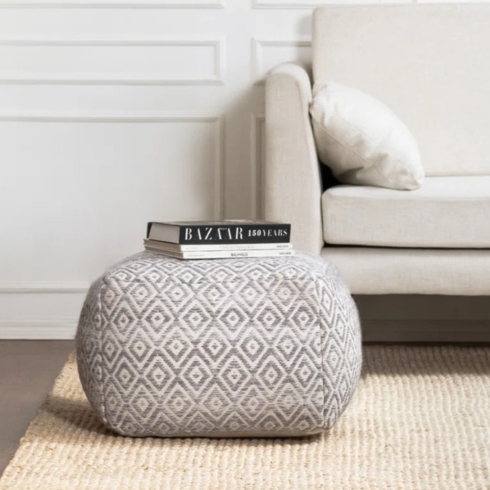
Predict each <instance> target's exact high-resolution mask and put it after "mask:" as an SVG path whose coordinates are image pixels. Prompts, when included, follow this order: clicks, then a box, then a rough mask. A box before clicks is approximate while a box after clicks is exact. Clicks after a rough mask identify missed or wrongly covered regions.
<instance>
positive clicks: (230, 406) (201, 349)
mask: <svg viewBox="0 0 490 490" xmlns="http://www.w3.org/2000/svg"><path fill="white" fill-rule="evenodd" d="M77 354H78V357H77V359H78V367H79V372H80V378H81V381H82V385H83V388H84V390H85V393H86V395H87V397H88V399H89V400H90V402H91V404H92V406H93V408H94V410H95V412H96V413H97V414H98V416H99V417H100V418H101V419H102V421H103V422H104V423H105V424H106V425H107V426H108V427H110V428H111V429H113V430H114V431H116V432H118V433H120V434H123V435H128V436H165V437H171V436H172V437H177V436H178V437H182V436H212V437H233V436H236V437H241V436H300V435H306V434H313V433H317V432H321V431H323V430H327V429H329V428H330V427H331V426H332V425H333V424H334V423H335V421H336V420H337V419H338V417H339V416H340V415H341V413H342V412H343V410H344V409H345V408H346V406H347V404H348V403H349V401H350V399H351V397H352V395H353V392H354V389H355V387H356V384H357V381H358V379H359V375H360V369H361V335H360V326H359V317H358V313H357V309H356V307H355V304H354V302H353V300H352V298H351V296H350V294H349V291H348V290H347V288H346V286H345V285H344V283H343V282H342V280H341V278H340V276H339V273H338V271H337V269H336V268H335V267H334V266H333V265H331V264H330V263H328V262H326V261H323V260H321V259H319V258H317V257H313V256H310V255H307V254H297V255H296V256H294V257H280V258H261V259H229V260H228V259H225V260H199V261H180V260H177V259H172V258H167V257H164V256H162V255H158V254H154V253H150V252H143V253H140V254H137V255H134V256H132V257H129V258H127V259H125V260H124V261H122V262H120V263H118V264H116V265H115V266H114V267H112V268H111V269H109V270H108V271H107V272H106V273H105V274H104V275H103V276H102V277H101V278H99V279H98V280H97V281H95V282H94V283H93V284H92V286H91V288H90V290H89V293H88V295H87V298H86V300H85V304H84V306H83V309H82V313H81V317H80V322H79V327H78V332H77Z"/></svg>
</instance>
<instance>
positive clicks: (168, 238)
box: [145, 220, 294, 260]
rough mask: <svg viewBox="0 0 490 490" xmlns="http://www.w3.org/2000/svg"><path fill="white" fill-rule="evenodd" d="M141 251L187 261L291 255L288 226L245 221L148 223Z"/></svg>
mask: <svg viewBox="0 0 490 490" xmlns="http://www.w3.org/2000/svg"><path fill="white" fill-rule="evenodd" d="M145 249H146V250H148V251H150V252H157V253H160V254H163V255H166V256H168V257H174V258H176V259H191V260H192V259H226V258H239V257H284V256H290V255H294V250H293V249H292V245H291V225H289V224H284V223H272V222H269V221H245V220H243V221H182V222H167V223H156V222H151V223H148V229H147V234H146V239H145Z"/></svg>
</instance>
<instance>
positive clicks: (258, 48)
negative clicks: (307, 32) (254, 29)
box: [251, 38, 311, 85]
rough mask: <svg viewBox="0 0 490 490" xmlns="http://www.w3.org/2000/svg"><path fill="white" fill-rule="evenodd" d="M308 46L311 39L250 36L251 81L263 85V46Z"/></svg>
mask: <svg viewBox="0 0 490 490" xmlns="http://www.w3.org/2000/svg"><path fill="white" fill-rule="evenodd" d="M269 47H272V48H278V47H279V48H281V47H286V48H290V47H293V48H309V47H311V39H257V38H252V56H251V58H252V62H251V67H252V81H253V82H254V84H255V85H264V84H265V79H264V78H263V76H262V71H263V69H262V64H263V51H264V48H269ZM291 61H292V60H291Z"/></svg>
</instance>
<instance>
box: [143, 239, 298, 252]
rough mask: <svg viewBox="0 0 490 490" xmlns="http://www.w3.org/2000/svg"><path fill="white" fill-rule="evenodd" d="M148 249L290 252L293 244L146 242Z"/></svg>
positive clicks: (147, 240) (169, 250)
mask: <svg viewBox="0 0 490 490" xmlns="http://www.w3.org/2000/svg"><path fill="white" fill-rule="evenodd" d="M144 243H145V246H146V247H151V248H154V249H158V250H162V251H168V252H178V253H180V252H217V251H222V252H234V251H240V250H290V249H292V248H293V244H292V243H232V244H224V245H221V244H218V245H216V244H215V245H207V244H204V245H179V244H178V243H169V242H160V241H158V240H149V239H145V240H144Z"/></svg>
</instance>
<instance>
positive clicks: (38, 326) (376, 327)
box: [0, 318, 490, 342]
mask: <svg viewBox="0 0 490 490" xmlns="http://www.w3.org/2000/svg"><path fill="white" fill-rule="evenodd" d="M77 323H78V321H77V320H76V319H73V318H67V319H53V320H50V319H39V320H0V340H2V339H3V340H14V339H17V340H70V339H73V338H74V337H75V332H76V328H77ZM362 337H363V341H365V342H490V321H485V320H481V321H480V320H460V321H454V320H365V321H363V322H362Z"/></svg>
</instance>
